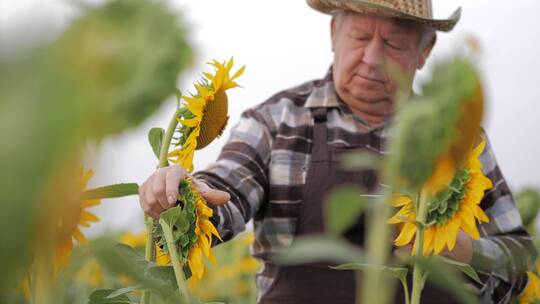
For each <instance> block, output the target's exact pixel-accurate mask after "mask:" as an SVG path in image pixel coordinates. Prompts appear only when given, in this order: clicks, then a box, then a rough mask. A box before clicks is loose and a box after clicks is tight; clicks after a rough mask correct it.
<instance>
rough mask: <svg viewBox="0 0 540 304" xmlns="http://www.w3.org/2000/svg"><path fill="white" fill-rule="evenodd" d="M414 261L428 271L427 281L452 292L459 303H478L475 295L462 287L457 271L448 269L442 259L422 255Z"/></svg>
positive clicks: (462, 283)
mask: <svg viewBox="0 0 540 304" xmlns="http://www.w3.org/2000/svg"><path fill="white" fill-rule="evenodd" d="M415 261H416V262H417V263H419V265H420V266H421V267H422V268H423V269H426V270H427V271H428V272H427V279H428V280H429V281H431V282H433V283H434V284H436V285H438V286H439V287H441V288H443V289H446V290H447V291H449V292H450V293H452V294H453V295H454V296H455V297H456V299H458V300H459V303H463V304H476V303H478V299H477V298H476V296H474V295H473V294H472V293H471V292H469V291H467V290H466V289H465V288H464V286H465V283H464V280H463V278H462V277H461V276H460V275H459V273H455V272H451V271H448V265H447V264H446V263H445V262H444V261H443V260H442V259H438V258H425V257H422V258H415Z"/></svg>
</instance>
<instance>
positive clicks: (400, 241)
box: [394, 223, 416, 246]
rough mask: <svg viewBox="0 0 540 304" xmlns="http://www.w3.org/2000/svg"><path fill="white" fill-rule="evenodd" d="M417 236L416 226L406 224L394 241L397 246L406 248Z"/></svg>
mask: <svg viewBox="0 0 540 304" xmlns="http://www.w3.org/2000/svg"><path fill="white" fill-rule="evenodd" d="M415 234H416V225H415V224H413V223H405V224H404V225H403V228H402V229H401V232H400V233H399V235H398V237H397V238H396V240H395V241H394V244H396V246H405V245H407V244H409V243H410V242H411V240H412V238H413V237H414V235H415Z"/></svg>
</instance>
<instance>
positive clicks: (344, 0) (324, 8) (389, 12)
mask: <svg viewBox="0 0 540 304" xmlns="http://www.w3.org/2000/svg"><path fill="white" fill-rule="evenodd" d="M307 3H308V5H309V6H310V7H311V8H313V9H315V10H317V11H319V12H322V13H325V14H332V13H333V12H334V11H335V10H345V11H353V12H357V13H362V14H374V15H381V16H385V17H393V18H400V19H408V20H413V21H416V22H419V23H421V24H424V25H426V26H429V27H431V28H433V29H435V30H437V31H442V32H449V31H451V30H452V29H454V27H455V26H456V24H457V23H458V21H459V19H460V18H461V7H459V8H457V9H456V10H455V11H454V13H452V15H451V16H450V17H449V18H447V19H429V18H424V17H421V16H415V15H411V14H407V13H404V12H402V11H399V10H396V9H393V8H390V7H387V6H384V5H378V4H375V3H371V2H367V1H362V0H341V1H336V0H307Z"/></svg>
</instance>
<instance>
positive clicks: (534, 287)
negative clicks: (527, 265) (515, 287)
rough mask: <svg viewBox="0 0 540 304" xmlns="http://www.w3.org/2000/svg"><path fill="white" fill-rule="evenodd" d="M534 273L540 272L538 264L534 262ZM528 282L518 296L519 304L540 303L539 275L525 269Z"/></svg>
mask: <svg viewBox="0 0 540 304" xmlns="http://www.w3.org/2000/svg"><path fill="white" fill-rule="evenodd" d="M536 273H540V264H536ZM527 276H528V277H529V283H528V284H527V287H526V288H525V291H523V294H522V295H521V297H520V298H519V303H520V304H537V303H540V277H538V275H536V274H535V273H534V272H532V271H527Z"/></svg>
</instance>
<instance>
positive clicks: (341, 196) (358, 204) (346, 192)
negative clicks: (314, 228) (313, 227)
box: [325, 187, 369, 234]
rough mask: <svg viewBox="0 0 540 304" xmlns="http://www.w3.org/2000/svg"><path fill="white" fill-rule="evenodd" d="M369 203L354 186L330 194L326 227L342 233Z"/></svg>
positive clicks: (331, 230) (326, 213) (334, 232)
mask: <svg viewBox="0 0 540 304" xmlns="http://www.w3.org/2000/svg"><path fill="white" fill-rule="evenodd" d="M368 204H369V202H367V199H366V198H365V197H362V193H361V192H360V191H358V190H357V189H356V188H353V187H342V188H339V189H337V190H335V191H333V192H332V193H331V194H330V197H329V199H328V201H327V204H326V205H325V207H326V210H325V211H326V212H325V215H326V222H325V224H326V229H327V230H328V231H329V232H330V233H333V234H341V233H343V232H344V231H345V230H346V229H347V228H349V227H350V226H352V225H353V224H354V223H355V222H356V221H357V219H358V217H359V216H360V215H361V214H362V212H363V211H364V209H365V208H366V206H367V205H368Z"/></svg>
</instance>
